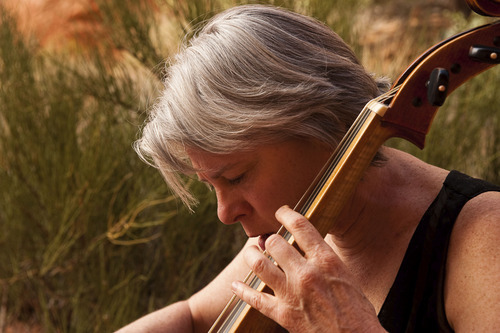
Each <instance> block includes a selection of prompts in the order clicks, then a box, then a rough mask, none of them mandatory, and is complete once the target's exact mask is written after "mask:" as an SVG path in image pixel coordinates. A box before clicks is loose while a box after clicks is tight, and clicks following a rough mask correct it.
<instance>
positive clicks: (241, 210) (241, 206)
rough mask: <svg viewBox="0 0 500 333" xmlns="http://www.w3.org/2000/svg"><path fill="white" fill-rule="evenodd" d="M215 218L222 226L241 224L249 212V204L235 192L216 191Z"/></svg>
mask: <svg viewBox="0 0 500 333" xmlns="http://www.w3.org/2000/svg"><path fill="white" fill-rule="evenodd" d="M216 196H217V216H218V217H219V220H220V221H221V222H222V223H224V224H227V225H229V224H234V223H237V222H241V219H242V218H243V217H244V216H245V215H247V214H248V213H249V211H250V209H249V207H250V205H249V203H247V202H246V201H245V199H244V198H243V197H242V196H241V195H239V194H238V193H235V191H224V190H216Z"/></svg>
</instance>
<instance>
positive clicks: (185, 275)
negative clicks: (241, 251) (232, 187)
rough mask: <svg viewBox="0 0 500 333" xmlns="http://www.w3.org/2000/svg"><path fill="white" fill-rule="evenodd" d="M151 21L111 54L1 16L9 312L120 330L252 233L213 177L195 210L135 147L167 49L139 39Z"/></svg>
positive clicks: (0, 167)
mask: <svg viewBox="0 0 500 333" xmlns="http://www.w3.org/2000/svg"><path fill="white" fill-rule="evenodd" d="M123 15H132V14H131V13H130V12H124V14H123ZM115 19H116V18H115ZM144 22H146V21H139V20H135V21H134V20H131V21H127V22H124V23H123V24H130V26H120V27H119V29H120V30H123V31H128V33H125V32H121V33H117V34H116V36H115V35H113V39H112V42H113V43H116V44H118V43H119V42H122V41H124V40H126V41H128V42H129V43H130V44H128V45H127V48H126V49H127V51H122V54H123V53H125V52H126V53H125V54H124V55H123V56H122V57H121V58H119V59H118V60H116V61H115V62H110V61H109V59H106V58H102V55H104V54H107V55H109V53H104V52H107V50H98V51H99V53H98V54H90V56H93V57H89V54H87V55H86V56H85V57H78V56H76V57H74V56H72V55H71V54H69V55H68V54H63V55H64V57H59V56H57V57H56V56H54V55H49V54H45V53H43V52H40V51H39V49H38V48H37V46H36V44H33V45H27V44H26V43H25V42H24V40H23V39H22V38H21V36H19V35H18V34H17V33H16V31H15V29H14V28H13V27H14V22H12V20H11V19H10V18H9V17H8V16H7V15H5V14H3V17H2V29H1V33H2V36H1V38H0V43H2V45H1V47H0V50H1V52H2V54H1V63H0V81H1V91H0V128H1V129H2V130H1V132H0V152H1V154H0V156H1V157H0V205H1V206H0V225H1V226H2V233H1V234H0V246H1V248H2V251H0V287H2V286H4V287H5V288H1V290H2V292H4V291H5V292H6V293H7V297H6V303H5V304H0V306H2V308H6V309H7V310H8V320H9V321H11V322H13V321H17V320H19V321H23V322H35V323H39V324H40V325H41V327H42V328H43V330H44V331H48V332H56V331H58V332H103V331H111V330H113V329H116V328H118V327H119V326H122V325H124V324H125V323H127V322H130V321H132V320H133V319H135V318H137V317H139V316H141V315H144V314H145V313H147V312H150V311H152V310H154V309H157V308H159V307H162V306H165V305H166V304H168V303H171V302H173V301H176V300H178V299H180V298H185V297H187V296H188V295H190V294H191V293H193V292H194V291H196V290H197V289H199V288H200V287H201V286H203V285H204V284H206V283H207V282H208V281H209V280H210V279H211V278H213V276H214V275H215V274H216V273H218V271H219V269H220V268H221V267H222V266H223V265H224V264H225V263H227V262H228V261H229V260H230V259H231V257H232V255H233V254H234V253H235V251H236V250H237V249H238V248H239V247H240V245H241V244H242V242H243V241H244V238H243V237H242V236H241V233H242V232H241V231H240V230H239V229H236V228H227V227H224V226H222V224H220V223H217V222H216V221H217V218H216V216H215V211H216V210H215V208H214V206H215V202H214V197H213V195H212V194H211V193H210V192H208V190H207V189H206V188H205V187H204V186H194V185H193V186H194V187H193V190H194V191H195V193H198V196H199V197H200V198H201V202H202V204H201V205H200V207H199V209H198V214H197V215H192V214H191V213H189V212H188V211H187V210H186V209H185V208H183V207H182V206H181V204H180V203H179V202H178V201H177V200H175V199H174V198H173V197H172V195H171V194H170V193H169V191H168V189H167V188H166V186H165V185H164V182H163V180H162V179H161V177H160V175H159V173H158V172H157V170H154V169H153V168H151V167H148V166H146V165H145V164H144V163H143V162H141V161H140V160H139V159H138V157H137V156H136V154H135V152H134V151H133V149H132V147H131V144H132V142H133V141H134V139H135V138H136V135H137V131H138V128H139V126H140V124H141V123H142V122H143V120H144V116H145V108H146V106H147V104H148V101H151V100H154V98H155V95H156V90H155V87H156V86H157V85H159V79H158V77H159V76H160V75H158V74H156V73H153V72H148V69H147V68H149V66H150V65H151V64H158V63H159V58H158V54H159V50H158V49H155V48H154V47H153V46H152V45H153V43H152V42H151V41H149V42H150V43H149V44H148V40H144V41H143V43H144V45H145V48H144V50H142V49H141V47H140V46H139V45H137V43H138V42H139V41H140V40H142V39H144V38H146V36H145V35H144V31H145V30H144V29H149V27H147V26H146V27H145V26H143V25H142V24H145V23H144ZM150 23H151V22H150V21H148V24H150ZM141 29H143V30H141ZM137 31H142V33H141V35H140V37H137V39H136V40H134V41H132V40H131V38H130V35H134V36H135V34H136V33H137ZM121 45H125V44H121ZM122 50H123V49H122ZM138 50H141V52H139V51H138ZM101 52H102V53H101ZM227 239H231V240H232V241H231V242H228V241H227ZM221 251H222V252H221ZM202 263H203V265H202Z"/></svg>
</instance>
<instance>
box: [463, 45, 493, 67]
mask: <svg viewBox="0 0 500 333" xmlns="http://www.w3.org/2000/svg"><path fill="white" fill-rule="evenodd" d="M469 57H471V58H472V59H474V60H476V61H481V62H485V63H488V64H500V48H496V47H491V46H482V45H474V46H471V48H470V49H469Z"/></svg>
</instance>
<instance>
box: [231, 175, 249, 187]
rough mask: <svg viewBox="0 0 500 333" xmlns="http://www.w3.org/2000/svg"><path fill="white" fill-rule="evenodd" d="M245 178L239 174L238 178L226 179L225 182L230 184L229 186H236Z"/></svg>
mask: <svg viewBox="0 0 500 333" xmlns="http://www.w3.org/2000/svg"><path fill="white" fill-rule="evenodd" d="M244 178H245V174H241V175H239V176H238V177H236V178H231V179H228V180H227V182H228V183H229V184H230V185H238V184H239V183H241V181H242V180H243V179H244Z"/></svg>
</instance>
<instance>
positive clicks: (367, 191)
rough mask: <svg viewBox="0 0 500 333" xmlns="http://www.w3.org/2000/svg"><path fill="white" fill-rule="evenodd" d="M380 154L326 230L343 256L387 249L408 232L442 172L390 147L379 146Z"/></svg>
mask: <svg viewBox="0 0 500 333" xmlns="http://www.w3.org/2000/svg"><path fill="white" fill-rule="evenodd" d="M384 155H386V156H387V158H388V160H387V162H386V163H385V164H384V165H383V166H381V167H375V166H372V167H370V168H369V169H368V170H367V172H366V175H365V177H364V178H363V179H362V180H361V182H360V184H359V185H358V187H357V189H356V191H355V194H354V195H353V197H352V199H351V200H350V202H349V203H348V204H347V205H346V207H345V208H344V210H343V212H342V213H341V215H340V217H339V219H338V223H337V224H336V226H335V228H333V229H332V230H331V231H330V233H329V236H328V238H329V239H330V243H331V245H332V247H334V248H335V249H336V251H337V252H338V254H339V255H341V256H342V257H344V258H348V257H356V256H360V255H361V254H363V253H366V252H367V251H373V250H374V249H376V250H377V251H380V250H382V249H384V248H385V249H387V250H390V249H388V247H392V246H395V245H394V244H397V240H398V239H400V238H404V239H405V240H406V239H407V238H408V237H411V235H412V234H413V231H414V229H415V228H416V225H417V224H418V222H419V221H420V218H421V216H422V215H423V214H424V212H425V210H426V209H427V207H428V206H429V205H430V203H431V202H432V200H433V199H434V197H435V196H436V195H437V193H438V191H439V189H440V187H441V183H442V180H443V179H444V177H445V176H446V173H447V172H446V171H445V170H442V169H439V168H436V167H433V166H430V165H428V164H425V163H423V162H421V161H420V160H418V159H416V158H415V157H413V156H410V155H408V154H406V153H402V152H400V151H397V150H394V149H389V148H385V149H384ZM408 239H409V238H408ZM392 240H394V241H392ZM405 246H406V245H405ZM361 256H362V255H361Z"/></svg>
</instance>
